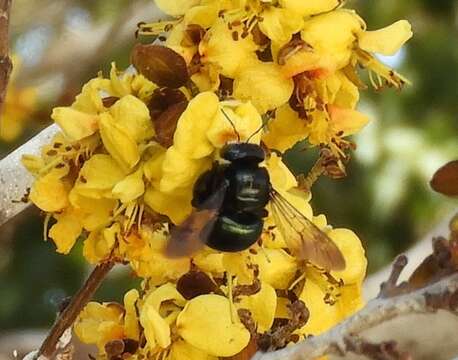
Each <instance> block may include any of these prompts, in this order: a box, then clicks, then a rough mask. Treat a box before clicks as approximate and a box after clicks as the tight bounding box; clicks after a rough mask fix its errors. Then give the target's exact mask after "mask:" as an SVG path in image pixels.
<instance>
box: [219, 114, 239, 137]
mask: <svg viewBox="0 0 458 360" xmlns="http://www.w3.org/2000/svg"><path fill="white" fill-rule="evenodd" d="M221 112H222V113H223V115H224V116H225V118H226V119H227V121H229V123H230V124H231V126H232V128H233V129H234V131H235V134H236V135H237V142H240V134H239V132H238V131H237V129H236V128H235V125H234V123H233V122H232V120H231V118H230V117H229V116H228V115H227V114H226V112H225V111H224V110H223V108H221Z"/></svg>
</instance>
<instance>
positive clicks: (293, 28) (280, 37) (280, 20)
mask: <svg viewBox="0 0 458 360" xmlns="http://www.w3.org/2000/svg"><path fill="white" fill-rule="evenodd" d="M261 16H262V18H263V20H262V21H260V22H259V28H260V29H261V31H262V32H263V33H264V34H265V35H266V36H267V37H268V38H269V39H270V40H272V41H273V42H275V43H277V44H280V46H281V45H284V44H286V43H287V42H288V41H290V40H291V38H292V36H293V34H295V33H297V32H299V31H300V30H301V29H302V26H303V25H304V20H302V16H301V15H300V14H299V13H298V12H297V11H291V10H289V9H282V8H277V7H273V6H272V7H268V8H267V9H266V10H264V11H263V12H262V14H261Z"/></svg>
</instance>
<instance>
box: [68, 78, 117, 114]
mask: <svg viewBox="0 0 458 360" xmlns="http://www.w3.org/2000/svg"><path fill="white" fill-rule="evenodd" d="M109 86H110V81H109V80H108V79H102V78H95V79H91V80H90V81H89V82H88V83H87V84H85V85H84V86H83V89H82V90H81V93H80V94H79V95H78V96H77V97H76V98H75V101H74V102H73V104H72V108H73V109H75V110H78V111H80V112H83V113H87V114H97V113H99V112H102V111H104V110H105V107H104V106H103V102H102V98H101V96H100V90H105V89H107V88H108V87H109Z"/></svg>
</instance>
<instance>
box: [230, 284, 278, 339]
mask: <svg viewBox="0 0 458 360" xmlns="http://www.w3.org/2000/svg"><path fill="white" fill-rule="evenodd" d="M237 307H238V308H240V309H248V310H250V312H251V316H252V317H253V320H254V321H255V322H256V324H257V326H258V327H257V332H258V333H263V332H265V331H267V330H269V329H270V327H271V326H272V324H273V322H274V317H275V312H276V309H277V294H276V292H275V289H274V288H273V287H272V286H270V285H269V284H267V283H262V284H261V290H260V291H259V292H257V293H256V294H254V295H250V296H241V298H240V302H239V303H237Z"/></svg>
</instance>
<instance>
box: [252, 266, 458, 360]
mask: <svg viewBox="0 0 458 360" xmlns="http://www.w3.org/2000/svg"><path fill="white" fill-rule="evenodd" d="M439 309H443V310H448V311H452V312H454V313H455V314H458V273H455V274H453V275H451V276H448V277H446V278H444V279H442V280H440V281H439V282H437V283H434V284H431V285H429V286H427V287H425V288H422V289H419V290H417V291H414V292H410V293H408V294H405V295H400V296H395V297H389V298H377V299H374V300H372V301H370V302H369V303H368V304H367V305H366V306H365V307H364V308H363V309H362V310H361V311H359V312H358V313H356V314H355V315H353V316H352V317H350V318H348V319H347V320H345V321H343V322H342V323H341V324H339V325H337V326H336V327H334V328H332V329H331V330H329V331H328V332H326V333H324V334H322V335H319V336H315V337H311V338H309V339H307V340H304V341H303V342H301V343H299V344H297V345H294V346H291V347H288V348H285V349H283V350H279V351H275V352H272V353H258V354H256V355H255V356H254V357H253V360H280V359H282V360H285V359H288V360H312V359H315V358H317V357H319V356H322V355H326V354H335V355H342V354H344V353H346V352H349V351H350V349H349V348H348V341H346V339H347V338H349V337H350V338H351V337H352V336H354V335H358V334H360V333H362V332H363V331H365V330H368V329H371V328H373V327H375V326H377V325H379V324H381V323H383V322H386V321H388V320H391V319H393V318H395V317H398V316H403V315H408V314H424V313H431V312H435V311H437V310H439Z"/></svg>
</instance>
